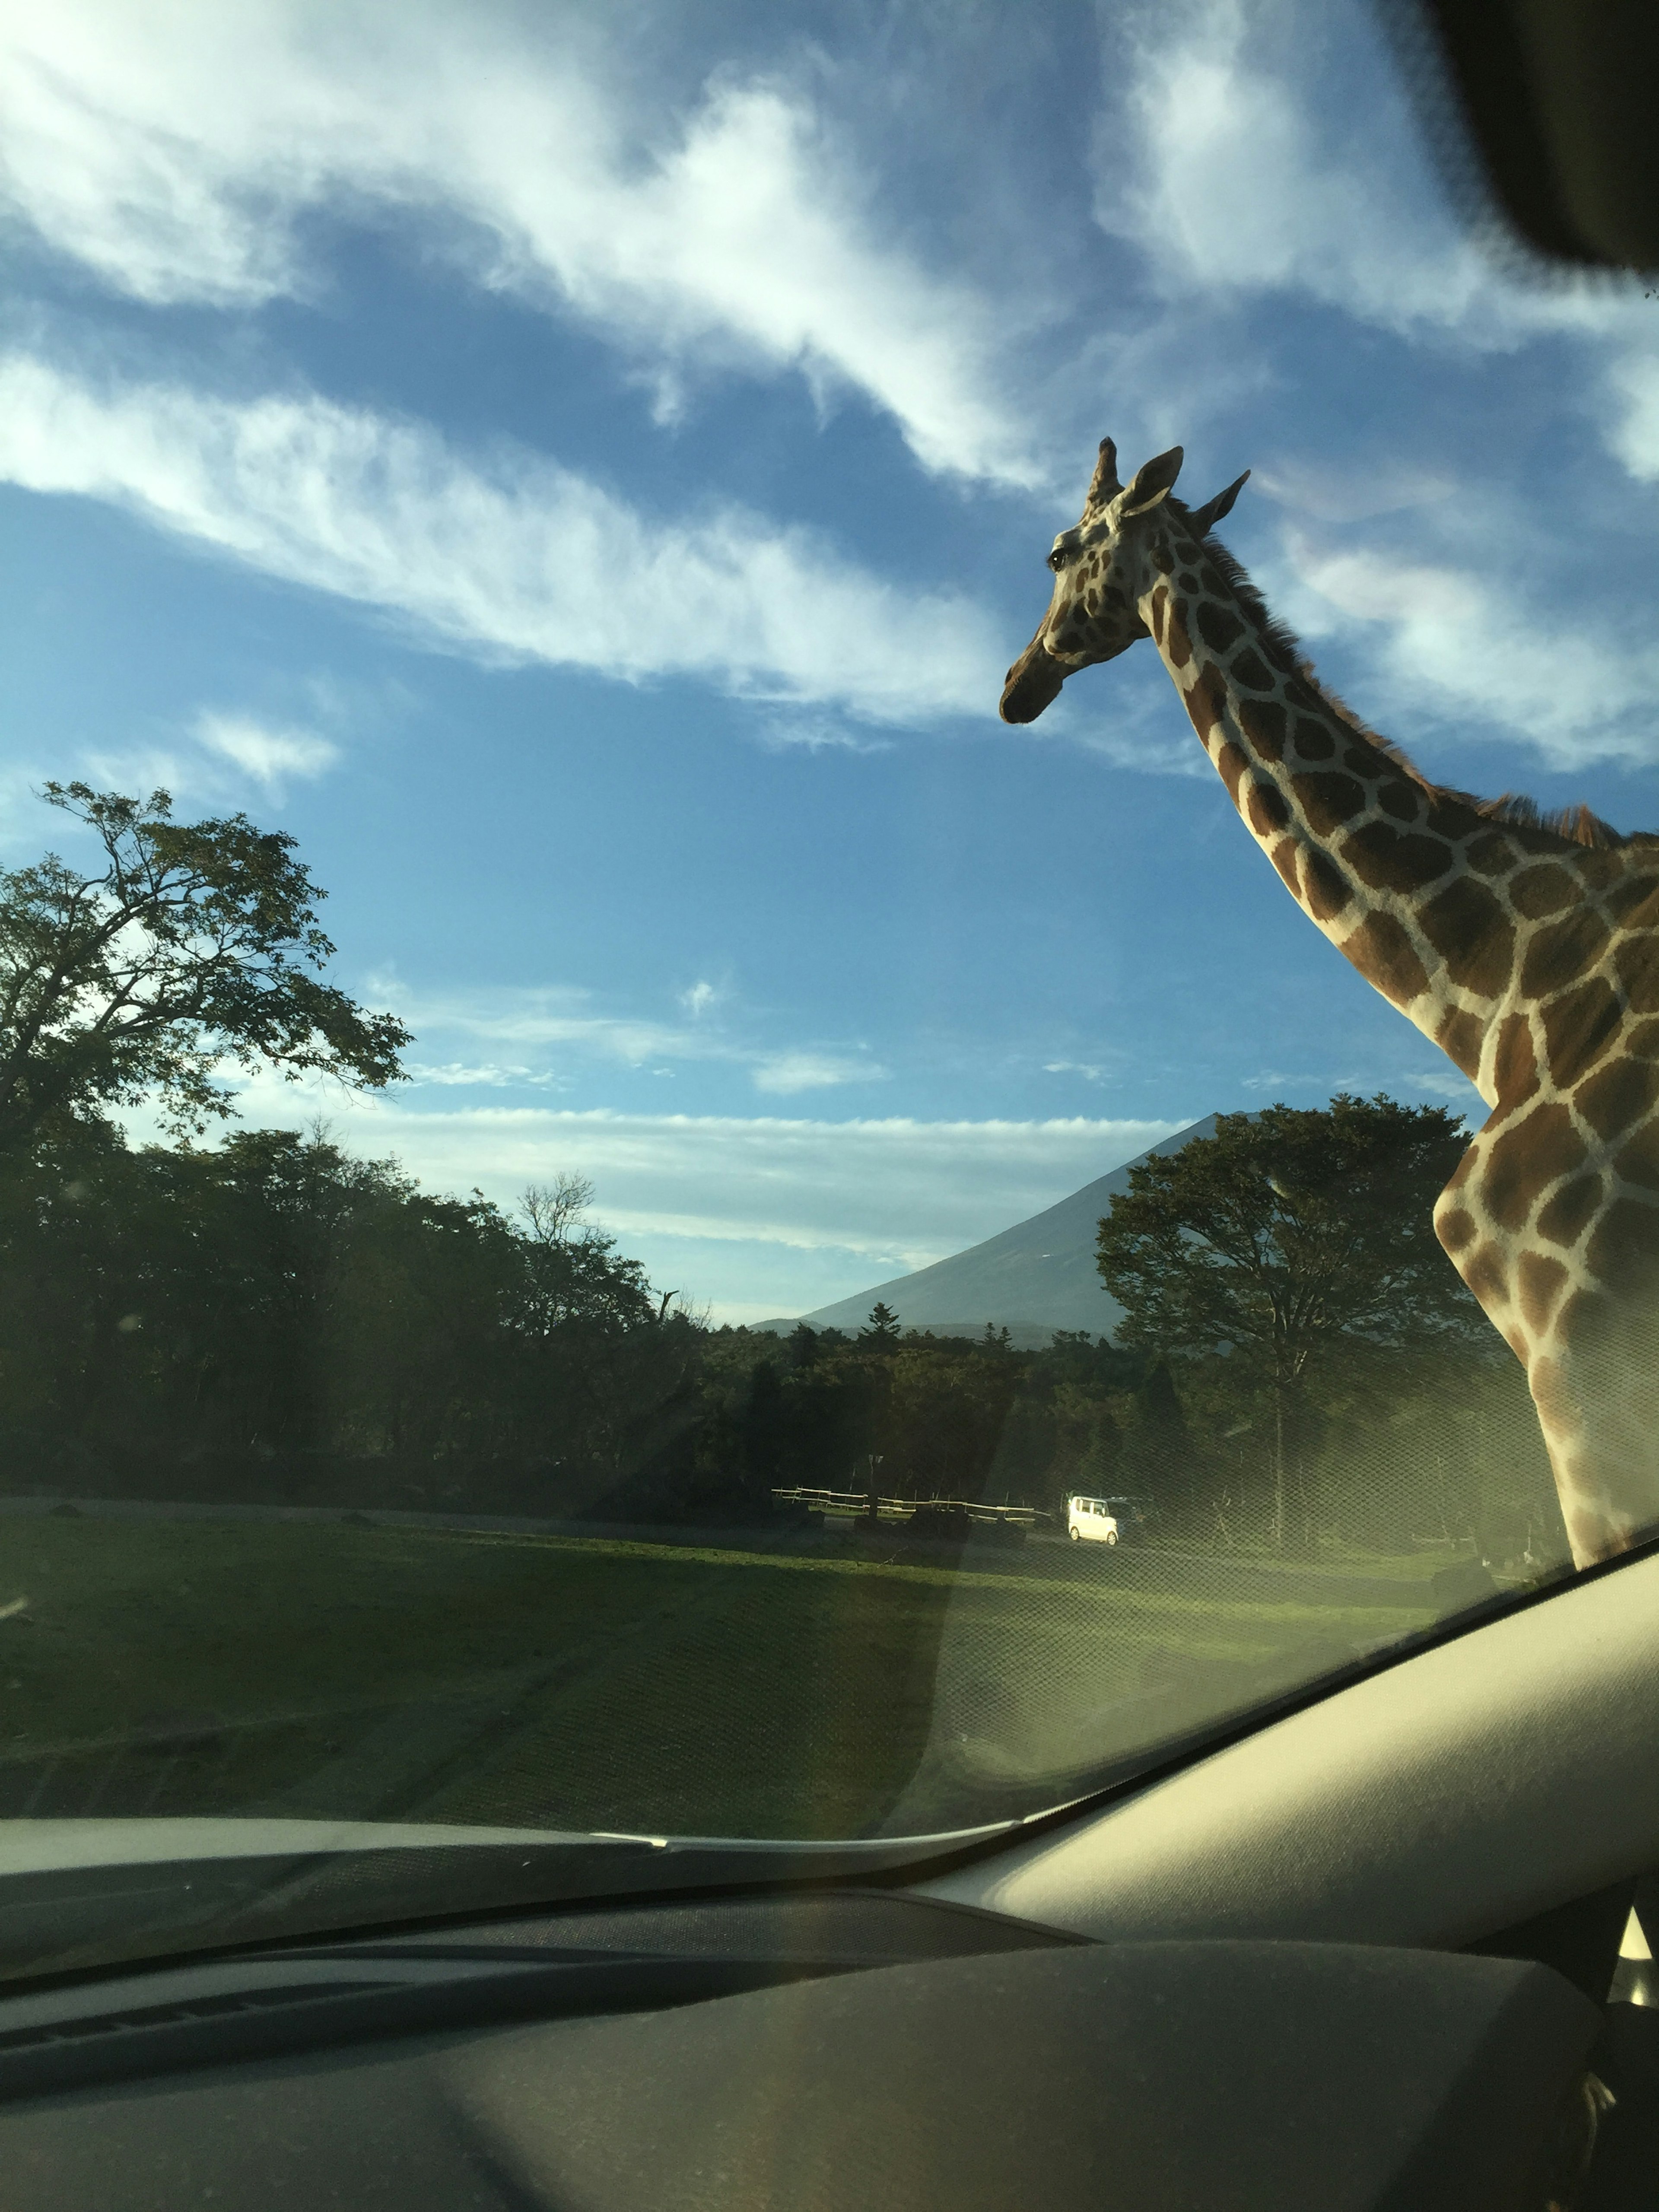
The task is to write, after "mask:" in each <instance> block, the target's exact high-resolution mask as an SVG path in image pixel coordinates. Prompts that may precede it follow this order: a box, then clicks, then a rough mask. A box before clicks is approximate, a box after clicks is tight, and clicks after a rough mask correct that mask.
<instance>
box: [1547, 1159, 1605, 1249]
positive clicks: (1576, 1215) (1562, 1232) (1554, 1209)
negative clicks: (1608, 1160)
mask: <svg viewBox="0 0 1659 2212" xmlns="http://www.w3.org/2000/svg"><path fill="white" fill-rule="evenodd" d="M1604 1195H1605V1187H1604V1185H1603V1183H1602V1181H1601V1176H1599V1175H1587V1176H1578V1177H1577V1179H1576V1180H1575V1181H1574V1182H1570V1183H1568V1184H1567V1186H1566V1188H1565V1189H1564V1190H1558V1191H1557V1192H1556V1194H1555V1195H1554V1197H1553V1198H1552V1199H1551V1200H1550V1201H1549V1203H1548V1205H1547V1206H1545V1208H1544V1209H1543V1211H1542V1212H1541V1213H1540V1215H1539V1217H1538V1228H1539V1231H1540V1232H1541V1235H1543V1236H1545V1237H1548V1238H1549V1240H1550V1242H1551V1243H1552V1244H1576V1243H1577V1242H1578V1240H1579V1238H1580V1237H1582V1236H1583V1233H1584V1231H1585V1230H1586V1229H1587V1228H1588V1227H1589V1224H1590V1220H1591V1218H1592V1217H1593V1216H1594V1214H1595V1211H1596V1209H1597V1207H1598V1206H1600V1205H1601V1200H1602V1198H1603V1197H1604Z"/></svg>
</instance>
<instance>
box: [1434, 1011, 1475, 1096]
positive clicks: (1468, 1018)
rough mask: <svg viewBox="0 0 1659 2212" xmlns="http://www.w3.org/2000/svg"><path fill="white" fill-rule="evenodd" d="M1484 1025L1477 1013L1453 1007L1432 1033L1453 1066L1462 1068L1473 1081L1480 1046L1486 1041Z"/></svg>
mask: <svg viewBox="0 0 1659 2212" xmlns="http://www.w3.org/2000/svg"><path fill="white" fill-rule="evenodd" d="M1434 1041H1435V1042H1436V1043H1437V1045H1438V1046H1439V1048H1440V1049H1441V1051H1442V1052H1443V1053H1444V1054H1445V1055H1446V1057H1447V1059H1448V1060H1450V1061H1451V1063H1452V1065H1453V1066H1454V1067H1460V1068H1462V1071H1463V1073H1464V1074H1465V1075H1467V1076H1468V1078H1469V1079H1470V1081H1471V1082H1473V1080H1474V1078H1475V1076H1476V1075H1477V1074H1478V1073H1480V1048H1481V1046H1482V1045H1483V1044H1484V1043H1485V1042H1486V1024H1485V1023H1484V1022H1483V1021H1482V1020H1481V1019H1480V1016H1479V1015H1478V1014H1471V1013H1469V1012H1467V1011H1466V1010H1465V1009H1464V1008H1462V1007H1461V1006H1458V1007H1454V1009H1453V1010H1452V1012H1450V1013H1449V1014H1448V1015H1447V1017H1446V1018H1445V1020H1444V1021H1443V1022H1442V1023H1441V1024H1440V1026H1439V1028H1438V1029H1437V1030H1436V1031H1435V1033H1434Z"/></svg>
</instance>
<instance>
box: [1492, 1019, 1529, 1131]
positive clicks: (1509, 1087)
mask: <svg viewBox="0 0 1659 2212" xmlns="http://www.w3.org/2000/svg"><path fill="white" fill-rule="evenodd" d="M1492 1080H1493V1082H1494V1084H1495V1085H1496V1086H1497V1091H1498V1103H1499V1104H1500V1105H1501V1106H1504V1107H1506V1108H1512V1107H1515V1106H1518V1105H1523V1104H1524V1103H1526V1101H1527V1100H1528V1098H1530V1097H1532V1095H1533V1093H1534V1091H1536V1090H1537V1088H1538V1054H1537V1053H1536V1052H1535V1051H1534V1048H1533V1042H1532V1024H1531V1023H1530V1022H1529V1021H1528V1019H1527V1017H1526V1016H1525V1015H1524V1014H1510V1016H1509V1017H1508V1018H1507V1019H1506V1020H1505V1021H1504V1023H1503V1024H1501V1026H1500V1027H1499V1029H1498V1046H1497V1049H1496V1050H1495V1051H1494V1053H1493V1054H1492Z"/></svg>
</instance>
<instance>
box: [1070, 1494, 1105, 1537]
mask: <svg viewBox="0 0 1659 2212" xmlns="http://www.w3.org/2000/svg"><path fill="white" fill-rule="evenodd" d="M1066 1534H1067V1535H1068V1536H1069V1537H1070V1538H1071V1540H1072V1541H1073V1543H1074V1544H1081V1543H1083V1542H1085V1541H1087V1542H1089V1543H1091V1544H1115V1543H1116V1541H1117V1516H1116V1515H1115V1513H1114V1512H1113V1511H1112V1509H1111V1507H1110V1506H1109V1505H1108V1504H1107V1503H1106V1500H1105V1499H1104V1498H1067V1499H1066Z"/></svg>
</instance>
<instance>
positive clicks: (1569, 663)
mask: <svg viewBox="0 0 1659 2212" xmlns="http://www.w3.org/2000/svg"><path fill="white" fill-rule="evenodd" d="M1285 552H1286V555H1287V556H1288V558H1289V561H1290V562H1291V567H1292V568H1293V570H1294V573H1295V576H1296V580H1297V584H1298V585H1299V586H1300V587H1301V594H1300V597H1299V599H1298V603H1297V605H1296V606H1295V608H1294V613H1295V616H1296V618H1297V621H1298V622H1299V623H1301V624H1302V626H1303V627H1304V629H1309V630H1310V631H1314V632H1315V633H1317V632H1318V631H1320V630H1323V631H1324V632H1326V633H1327V634H1330V633H1332V632H1335V633H1336V634H1338V635H1341V636H1342V637H1343V638H1344V640H1345V641H1348V642H1351V643H1352V644H1354V645H1356V646H1357V647H1358V649H1359V650H1360V652H1361V653H1363V654H1364V655H1365V657H1366V658H1367V659H1370V662H1371V663H1372V665H1373V669H1374V671H1375V677H1376V680H1377V681H1378V682H1379V683H1380V684H1383V685H1385V686H1386V687H1387V691H1388V693H1389V695H1390V697H1389V698H1384V699H1383V700H1382V701H1376V700H1372V699H1370V698H1367V699H1365V700H1364V702H1362V705H1363V710H1364V712H1366V714H1367V718H1368V719H1373V720H1376V722H1377V723H1378V724H1379V725H1380V726H1385V727H1386V726H1387V723H1388V720H1389V716H1388V714H1386V713H1385V711H1384V709H1385V708H1388V707H1389V704H1390V703H1392V704H1393V705H1394V706H1395V707H1397V708H1401V709H1404V710H1411V709H1413V708H1414V709H1418V710H1425V711H1427V712H1428V713H1431V714H1434V715H1436V716H1437V717H1438V718H1440V719H1442V720H1455V721H1456V722H1457V723H1459V724H1460V725H1464V726H1472V733H1473V734H1476V735H1492V736H1497V735H1500V734H1501V735H1505V736H1511V737H1512V736H1519V737H1521V738H1524V739H1526V740H1527V741H1528V743H1530V744H1533V745H1534V746H1535V747H1536V748H1537V750H1538V751H1539V752H1540V753H1541V755H1542V756H1543V757H1544V758H1545V760H1546V761H1547V762H1548V763H1550V764H1552V765H1554V766H1559V767H1563V768H1572V767H1579V766H1582V765H1583V764H1584V763H1587V762H1590V761H1595V760H1614V761H1619V760H1622V761H1627V762H1632V763H1643V764H1646V765H1652V764H1654V763H1655V762H1656V761H1659V724H1656V718H1655V714H1654V706H1653V702H1654V700H1655V698H1656V696H1659V647H1653V646H1647V645H1632V644H1630V643H1629V642H1627V641H1622V640H1614V639H1613V638H1612V637H1610V636H1607V635H1601V634H1598V632H1597V630H1595V629H1592V628H1591V627H1590V626H1589V623H1587V622H1584V621H1582V620H1580V621H1576V622H1575V621H1572V620H1571V619H1558V620H1553V621H1552V620H1549V619H1547V618H1545V617H1541V616H1540V615H1539V614H1538V612H1537V611H1536V610H1535V608H1534V606H1533V605H1531V604H1529V595H1528V594H1527V593H1526V592H1524V591H1522V590H1520V589H1510V590H1508V591H1506V590H1505V589H1504V586H1502V585H1501V584H1494V583H1492V582H1489V581H1487V580H1486V579H1484V578H1482V577H1479V576H1476V575H1474V574H1471V573H1470V572H1469V571H1468V570H1467V569H1464V568H1456V567H1453V566H1451V565H1449V564H1444V563H1436V562H1428V561H1420V560H1419V561H1413V560H1409V559H1401V558H1399V557H1398V556H1392V555H1389V554H1384V553H1381V552H1377V551H1374V550H1366V549H1363V548H1361V549H1352V550H1340V551H1331V550H1326V549H1324V548H1323V547H1322V546H1320V545H1318V544H1316V543H1315V542H1314V541H1313V540H1312V539H1310V538H1306V537H1304V536H1302V535H1301V534H1299V533H1297V532H1294V531H1291V532H1287V533H1286V535H1285ZM1394 733H1395V734H1397V732H1394Z"/></svg>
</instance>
